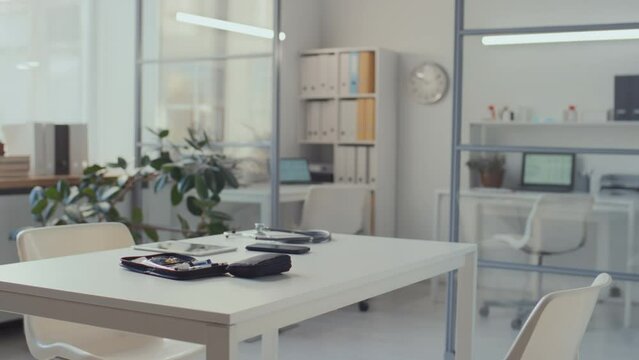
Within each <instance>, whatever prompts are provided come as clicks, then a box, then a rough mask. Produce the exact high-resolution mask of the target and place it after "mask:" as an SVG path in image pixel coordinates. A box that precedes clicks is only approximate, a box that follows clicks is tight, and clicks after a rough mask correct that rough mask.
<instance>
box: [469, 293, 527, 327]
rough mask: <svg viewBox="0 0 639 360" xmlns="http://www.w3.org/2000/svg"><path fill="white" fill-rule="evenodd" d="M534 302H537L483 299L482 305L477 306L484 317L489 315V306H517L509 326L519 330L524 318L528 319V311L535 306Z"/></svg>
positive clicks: (524, 320)
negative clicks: (515, 313)
mask: <svg viewBox="0 0 639 360" xmlns="http://www.w3.org/2000/svg"><path fill="white" fill-rule="evenodd" d="M536 304H537V303H536V302H535V301H528V300H520V301H511V302H507V301H484V303H483V304H482V306H481V307H480V308H479V315H480V316H481V317H484V318H485V317H488V315H490V308H491V307H507V308H510V307H514V308H517V315H515V317H514V318H513V319H512V321H511V322H510V327H511V328H512V329H513V330H520V329H521V327H522V326H523V325H524V322H526V319H528V316H529V315H530V312H531V311H532V309H533V308H534V307H535V305H536Z"/></svg>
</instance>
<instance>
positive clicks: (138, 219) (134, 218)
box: [131, 207, 143, 224]
mask: <svg viewBox="0 0 639 360" xmlns="http://www.w3.org/2000/svg"><path fill="white" fill-rule="evenodd" d="M142 220H143V215H142V209H140V208H138V207H136V208H135V209H133V211H132V212H131V222H132V223H134V224H140V223H142Z"/></svg>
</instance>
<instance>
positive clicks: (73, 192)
mask: <svg viewBox="0 0 639 360" xmlns="http://www.w3.org/2000/svg"><path fill="white" fill-rule="evenodd" d="M79 195H80V191H79V190H78V187H77V186H72V187H71V188H69V195H67V197H66V199H64V204H65V205H69V204H73V203H74V202H75V201H76V200H78V199H79Z"/></svg>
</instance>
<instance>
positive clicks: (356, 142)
mask: <svg viewBox="0 0 639 360" xmlns="http://www.w3.org/2000/svg"><path fill="white" fill-rule="evenodd" d="M338 145H351V146H352V145H361V146H374V145H375V140H354V141H340V142H338Z"/></svg>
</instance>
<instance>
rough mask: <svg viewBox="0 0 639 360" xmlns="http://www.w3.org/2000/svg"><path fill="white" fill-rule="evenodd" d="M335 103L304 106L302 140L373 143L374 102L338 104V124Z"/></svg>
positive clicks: (359, 100) (343, 102) (315, 102)
mask: <svg viewBox="0 0 639 360" xmlns="http://www.w3.org/2000/svg"><path fill="white" fill-rule="evenodd" d="M335 106H336V102H335V101H333V100H329V101H317V100H314V101H308V102H306V134H305V140H307V141H317V142H331V141H336V140H337V135H338V134H337V130H338V127H339V140H340V141H344V142H353V141H374V140H375V99H358V100H342V101H340V121H339V125H338V121H337V111H336V110H337V109H336V108H335Z"/></svg>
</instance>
